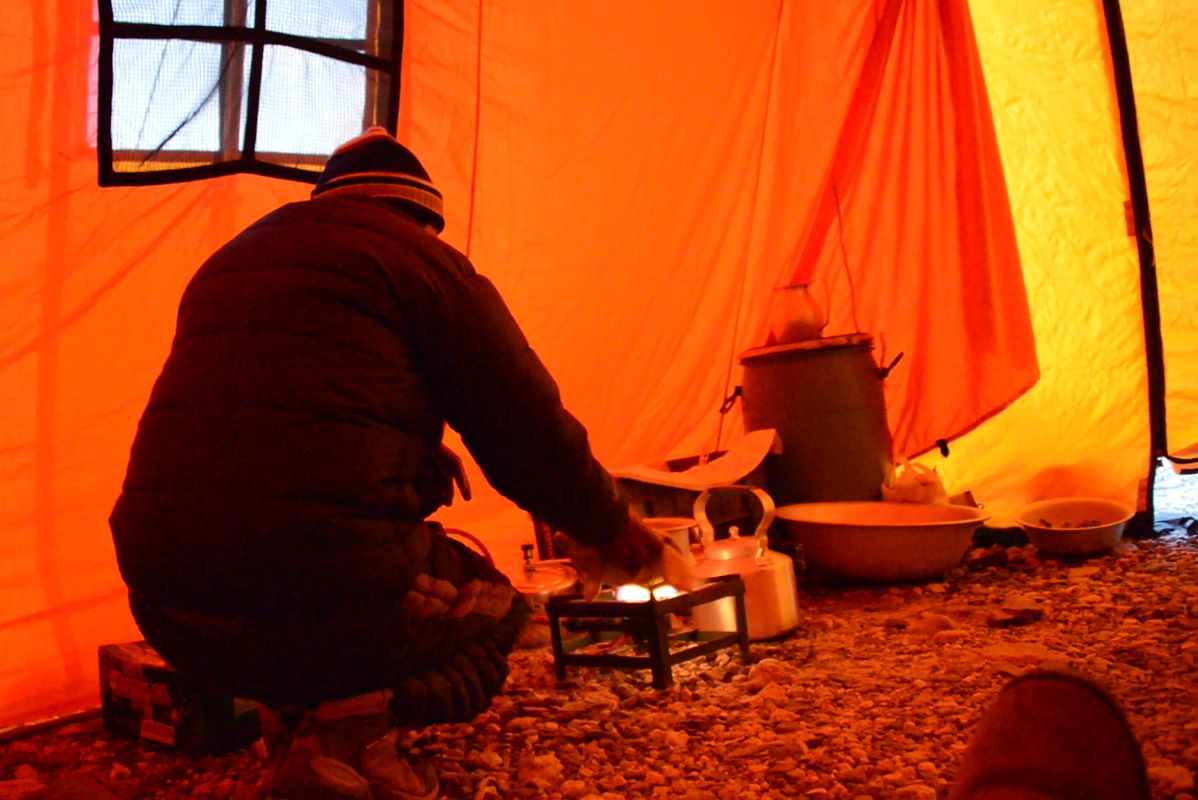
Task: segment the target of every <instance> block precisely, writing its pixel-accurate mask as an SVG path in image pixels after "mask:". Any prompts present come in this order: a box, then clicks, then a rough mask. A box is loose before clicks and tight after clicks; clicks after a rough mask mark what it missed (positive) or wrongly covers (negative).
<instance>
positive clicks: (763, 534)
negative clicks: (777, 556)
mask: <svg viewBox="0 0 1198 800" xmlns="http://www.w3.org/2000/svg"><path fill="white" fill-rule="evenodd" d="M725 490H736V491H742V492H749V493H751V494H752V495H753V496H755V497H756V498H757V502H758V503H760V504H761V520H760V521H759V522H758V523H757V529H756V530H755V531H754V532H753V539H754V540H755V542H756V544H757V551H756V556H757V558H758V559H761V558H762V557H763V556H764V555H765V551H766V549H767V548H768V547H769V538H768V536H767V534H768V533H769V530H770V525H771V524H773V521H774V509H775V506H774V499H773V498H772V497H770V496H769V494H767V493H766V492H765V490H763V489H758V488H757V487H756V486H748V485H746V484H741V483H733V484H728V485H726V486H714V487H712V488H710V489H704V490H703V492H702V494H700V495H699V496H698V498H696V499H695V510H694V517H695V520H696V521H697V522H698V523H699V541H700V542H701V543H702V545H703V547H704V548H706V547H707V545H709V544H710V543H711V542H713V541H715V526H714V525H712V524H711V519H710V518H709V517H708V516H707V501H708V500H709V499H710V498H711V493H712V492H713V491H725ZM733 536H737V537H738V538H739V534H738V533H733Z"/></svg>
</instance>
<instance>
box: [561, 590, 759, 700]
mask: <svg viewBox="0 0 1198 800" xmlns="http://www.w3.org/2000/svg"><path fill="white" fill-rule="evenodd" d="M605 595H607V596H610V592H606V593H604V594H601V595H600V597H601V598H602V597H604V596H605ZM726 597H731V598H733V601H734V603H735V606H736V630H735V631H699V630H694V629H693V628H692V629H684V630H679V631H677V632H674V633H671V632H670V627H671V625H670V616H671V615H672V614H680V613H683V612H686V611H688V610H689V609H691V608H694V607H695V606H700V605H704V604H706V603H713V602H716V601H718V600H722V599H724V598H726ZM545 610H546V611H547V613H548V615H549V632H550V635H551V636H552V641H553V664H554V670H555V672H556V674H557V679H558V680H565V678H566V667H568V666H576V667H614V668H616V669H625V670H633V669H651V670H653V686H654V688H656V689H665V688H667V687H669V686H671V685H672V684H673V683H674V678H673V675H672V674H671V667H672V666H673V665H674V664H679V663H681V662H683V661H689V660H690V659H692V658H697V657H698V656H702V655H707V654H708V653H714V652H716V651H717V650H721V649H723V648H725V647H731V646H733V645H737V646H738V647H739V648H740V655H741V658H742V659H744V661H745V662H746V663H748V662H749V661H750V660H751V659H750V655H749V633H748V631H749V626H748V621H747V618H746V617H745V582H744V581H743V580H741V577H740V576H739V575H726V576H723V577H719V578H713V579H711V580H710V581H709V582H708V583H706V584H705V585H703V586H701V587H699V588H698V589H695V590H694V591H691V592H683V593H681V594H679V595H677V596H675V597H671V598H669V599H666V600H657V599H655V598H653V597H652V596H650V599H649V600H647V601H644V602H624V601H618V600H615V599H596V600H583V599H582V598H581V597H580V596H578V595H566V596H559V597H551V598H549V602H548V603H547V604H546V609H545ZM563 620H575V621H576V622H575V627H577V628H581V629H582V630H583V631H585V633H584V635H582V636H579V637H576V638H574V639H571V640H570V641H568V642H566V641H564V640H563V636H562V624H563V622H562V621H563ZM624 635H629V636H631V637H632V639H633V640H634V644H629V645H627V646H625V647H623V648H621V649H619V650H614V651H613V652H610V653H597V652H589V653H582V652H578V651H579V650H583V649H585V648H593V647H595V646H596V645H599V646H602V645H603V644H605V643H615V640H616V639H618V638H619V637H620V636H624ZM671 644H673V645H679V644H682V645H683V646H682V647H681V648H680V649H675V650H674V651H673V652H671V650H670V645H671ZM629 650H631V651H633V652H636V653H643V655H627V654H626V652H627V651H629Z"/></svg>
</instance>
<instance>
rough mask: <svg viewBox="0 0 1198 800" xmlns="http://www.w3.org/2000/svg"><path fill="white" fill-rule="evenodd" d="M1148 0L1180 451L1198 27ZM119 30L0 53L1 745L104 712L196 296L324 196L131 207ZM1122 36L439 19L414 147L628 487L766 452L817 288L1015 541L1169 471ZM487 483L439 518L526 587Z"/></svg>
mask: <svg viewBox="0 0 1198 800" xmlns="http://www.w3.org/2000/svg"><path fill="white" fill-rule="evenodd" d="M1124 5H1125V8H1124V14H1125V29H1126V33H1127V38H1128V46H1129V53H1130V61H1131V69H1132V74H1133V78H1134V81H1135V90H1136V99H1137V106H1138V111H1139V127H1140V129H1139V134H1140V140H1141V143H1142V145H1143V150H1144V157H1145V172H1146V177H1147V184H1148V193H1149V199H1150V205H1151V212H1152V223H1153V233H1154V247H1155V252H1156V258H1157V264H1156V265H1155V267H1156V269H1157V271H1158V272H1157V274H1158V279H1159V285H1160V298H1159V300H1160V307H1161V317H1162V341H1163V344H1164V357H1165V368H1166V409H1167V426H1168V434H1169V442H1170V444H1171V445H1172V446H1173V447H1174V448H1184V447H1186V446H1189V445H1192V444H1198V372H1195V370H1194V368H1193V365H1194V364H1195V363H1198V359H1196V358H1195V355H1196V354H1198V320H1196V319H1195V317H1194V315H1193V313H1192V298H1193V297H1195V296H1198V285H1195V284H1196V283H1198V277H1196V275H1198V273H1196V272H1195V270H1194V269H1193V264H1194V263H1195V259H1196V258H1198V226H1195V225H1194V224H1193V222H1192V219H1191V217H1192V216H1193V209H1194V208H1198V175H1195V174H1194V173H1195V170H1196V169H1198V166H1196V165H1198V158H1196V157H1195V148H1196V147H1198V136H1195V135H1194V134H1195V132H1198V98H1196V97H1194V96H1193V94H1192V93H1188V92H1187V88H1186V87H1187V86H1190V85H1193V83H1194V81H1195V76H1194V69H1195V65H1196V64H1198V10H1195V9H1191V8H1188V7H1185V6H1186V4H1176V3H1169V2H1167V0H1146V1H1145V2H1141V3H1135V4H1124ZM97 34H98V28H97V21H96V19H95V18H94V10H93V3H92V2H91V0H60V1H59V2H56V3H52V4H51V3H42V2H36V0H26V1H25V2H18V3H15V4H13V7H12V9H10V14H9V17H8V24H7V25H6V26H5V30H4V32H3V33H0V37H2V38H0V43H2V44H3V49H2V53H0V93H2V97H3V100H4V102H2V103H0V123H2V124H3V129H4V130H5V131H6V132H7V133H8V134H9V136H8V138H7V142H8V153H9V158H8V159H6V160H5V162H4V167H3V170H4V179H3V183H4V192H3V194H2V195H0V251H2V252H4V253H6V254H7V255H8V257H7V258H6V259H5V261H4V265H3V268H0V398H3V402H0V476H3V479H2V480H0V534H3V535H0V576H2V578H0V726H3V725H8V724H14V723H20V722H25V721H32V720H37V719H41V718H45V717H48V716H53V715H56V714H62V713H66V712H69V711H73V710H76V709H80V708H84V707H88V706H94V705H95V704H96V703H97V701H98V687H99V682H98V676H97V674H96V671H97V657H96V656H97V647H98V646H99V645H101V644H105V643H113V642H121V641H130V640H134V639H137V638H140V636H139V633H138V631H137V630H136V627H135V626H134V625H133V623H132V620H131V618H130V616H129V613H128V609H127V605H126V599H125V594H124V587H123V584H122V583H121V580H120V576H119V574H118V572H117V569H116V563H115V557H114V554H113V551H112V544H111V539H110V535H109V532H108V529H107V517H108V514H109V512H110V510H111V508H112V503H113V502H114V500H115V498H116V496H117V494H118V491H119V488H120V484H121V480H122V478H123V475H124V469H125V464H126V460H127V458H128V453H129V444H130V442H131V441H132V437H133V432H134V430H135V427H136V424H137V420H138V418H139V416H140V414H141V411H142V408H143V407H144V404H145V401H146V398H147V396H148V393H149V389H150V386H151V385H152V383H153V380H154V378H155V377H156V375H157V373H158V370H159V368H160V367H161V364H162V360H163V358H164V356H165V354H166V352H167V349H168V346H169V343H170V339H171V336H172V335H173V332H174V319H175V312H176V308H177V304H178V300H179V296H180V294H181V292H182V289H183V286H184V285H185V284H186V282H187V281H188V279H189V278H190V277H191V274H192V273H193V271H194V270H195V269H196V268H197V267H198V265H199V263H200V261H201V260H202V259H203V258H204V257H205V256H207V254H208V253H209V252H211V251H212V250H213V249H215V248H216V247H218V246H219V245H220V244H222V243H223V242H224V241H226V240H227V239H229V238H230V237H232V236H233V235H235V234H236V233H237V232H238V231H239V230H241V229H242V228H244V227H245V226H246V225H248V224H250V223H251V222H253V221H254V220H255V219H257V218H258V217H260V216H261V215H263V214H265V213H267V212H268V211H270V210H273V209H274V208H275V207H277V206H278V205H280V204H282V203H285V202H289V201H292V200H297V199H301V198H303V197H306V196H307V194H308V189H309V187H307V186H305V185H303V184H301V183H296V182H292V181H284V180H278V179H272V178H267V177H263V176H259V175H233V176H225V177H220V178H215V179H211V180H205V181H199V182H194V183H182V184H174V185H170V186H142V187H108V188H100V187H99V186H98V185H97V160H96V159H97V153H96V136H95V124H94V123H95V114H96V109H97V98H96V86H97V81H96V78H97V66H98V60H97V59H98V46H97V42H98V39H97ZM1104 34H1105V32H1104V29H1103V25H1102V18H1101V12H1100V10H1098V9H1097V8H1096V4H1095V3H1093V2H1091V0H1052V2H1048V3H1045V2H1042V0H1001V1H1000V0H972V2H969V3H968V5H967V4H966V2H965V0H936V1H935V2H933V1H932V0H927V1H926V2H925V1H924V0H846V2H841V3H831V4H829V3H801V2H790V0H776V2H771V3H743V2H736V1H735V0H715V2H711V3H703V4H701V5H696V4H694V3H691V2H686V0H652V2H627V1H625V0H621V1H620V2H598V1H597V0H595V1H592V0H583V1H582V2H571V3H547V4H528V3H525V2H519V0H487V2H479V1H478V0H408V2H406V3H405V4H404V41H403V71H402V74H401V83H402V86H401V88H400V97H401V98H402V102H401V104H400V109H399V118H398V123H397V131H398V135H399V136H400V138H401V139H403V140H404V141H405V142H406V143H408V144H409V145H410V146H411V148H412V150H413V151H414V152H416V153H417V154H418V155H419V157H420V159H421V161H422V163H423V164H424V165H425V166H426V167H427V168H428V170H429V173H430V174H431V176H432V179H433V181H434V183H435V184H436V185H437V187H438V188H439V189H440V190H441V191H442V193H443V195H444V198H445V205H446V218H447V223H448V224H447V228H446V230H445V232H444V234H443V237H444V238H445V239H446V240H447V241H448V242H449V243H450V244H453V245H454V246H455V247H458V248H459V249H461V250H463V251H464V252H467V254H468V255H469V257H470V258H471V260H472V262H473V263H474V264H475V265H476V266H477V268H478V269H479V271H480V272H482V273H484V274H486V275H488V277H490V278H491V279H492V280H493V281H494V282H495V284H496V285H497V286H498V287H499V289H500V291H501V292H502V293H503V295H504V297H505V299H506V300H507V302H508V305H509V306H510V307H511V309H512V311H513V313H514V314H515V316H516V317H517V319H518V320H519V321H520V323H521V325H522V327H523V328H524V330H525V333H526V334H527V336H528V338H529V341H530V342H531V343H532V345H533V347H534V348H535V349H536V350H537V352H538V354H539V355H540V356H541V358H542V360H543V361H544V362H545V363H546V364H547V366H548V367H549V368H550V371H551V372H552V373H553V374H554V376H555V377H556V379H557V381H558V383H559V384H560V386H561V390H562V395H563V398H564V400H565V402H566V404H567V406H568V407H569V408H570V410H571V411H572V412H573V413H574V414H575V415H576V416H577V417H578V418H579V419H581V420H582V421H583V422H584V424H586V426H587V428H588V431H589V434H590V439H591V443H592V445H593V447H594V449H595V451H596V453H597V455H598V456H599V458H600V459H601V460H602V461H603V462H604V463H605V464H607V465H608V466H609V467H611V468H612V469H619V468H620V467H622V466H625V465H632V464H658V463H660V462H661V461H663V460H664V459H666V458H670V457H674V456H689V455H695V454H700V453H704V452H707V451H710V450H712V449H713V448H715V447H717V446H727V445H729V444H730V443H734V442H735V441H737V437H739V436H741V435H742V433H743V431H742V427H743V426H742V423H741V421H740V419H739V410H738V409H736V408H734V409H733V410H732V411H731V412H730V413H728V414H727V415H721V414H720V411H719V409H720V406H721V403H722V401H723V400H724V398H725V397H727V396H728V395H729V394H730V393H731V391H732V389H733V388H734V387H735V385H736V384H737V383H738V382H739V380H740V374H739V369H740V368H739V365H738V356H739V354H741V353H743V352H744V351H746V350H748V349H750V348H753V347H757V346H760V345H762V344H764V343H765V336H766V328H767V320H768V315H769V298H770V295H771V293H772V291H773V289H774V288H775V287H777V286H779V285H783V284H786V283H789V282H796V281H797V282H807V281H814V282H815V283H817V284H822V286H821V287H820V289H819V291H817V292H816V296H817V297H820V298H821V299H823V298H826V300H825V301H824V302H826V307H827V310H828V312H829V316H830V321H829V324H828V326H827V328H826V329H825V332H826V334H827V335H836V334H841V333H846V332H849V331H862V332H865V333H868V334H870V335H871V336H873V338H874V341H875V345H876V349H875V355H876V356H877V359H878V361H879V364H887V363H890V362H892V361H893V360H894V358H895V357H896V356H897V355H898V354H899V353H902V354H903V358H902V360H901V361H899V362H898V364H897V365H896V366H895V368H894V370H893V371H892V372H891V373H890V375H889V376H888V377H887V378H886V380H885V384H884V385H885V393H886V400H887V407H888V414H889V418H890V424H891V428H892V433H893V436H894V440H895V444H896V448H895V449H896V455H906V456H912V455H915V454H921V453H922V454H923V455H921V456H920V460H921V462H924V463H926V464H928V465H930V466H933V467H935V468H936V469H937V471H938V472H939V474H940V476H941V478H942V479H943V480H944V482H945V484H946V487H947V488H948V489H949V491H950V492H959V491H964V490H969V491H971V492H972V493H973V495H974V496H975V497H976V498H977V499H978V500H979V501H980V502H982V503H984V504H985V505H986V508H987V510H988V511H990V512H991V514H992V520H993V521H994V522H995V523H997V524H1003V523H1004V522H1009V521H1010V520H1011V518H1012V517H1013V514H1014V512H1015V511H1017V510H1018V508H1019V507H1020V506H1021V505H1022V504H1024V503H1026V502H1028V501H1031V500H1036V499H1040V498H1041V497H1046V496H1052V495H1054V494H1056V495H1060V494H1073V493H1080V494H1098V495H1102V496H1109V497H1113V498H1116V499H1122V500H1124V501H1125V502H1128V503H1130V504H1136V503H1137V501H1138V497H1139V492H1140V491H1141V489H1142V486H1143V481H1144V479H1145V477H1146V476H1147V474H1148V468H1149V464H1150V458H1151V455H1152V454H1151V443H1150V440H1149V434H1148V412H1147V402H1146V398H1145V388H1144V387H1145V381H1146V371H1145V368H1144V364H1145V353H1144V331H1143V328H1142V315H1141V313H1140V308H1141V306H1140V297H1139V279H1138V269H1139V266H1138V264H1137V260H1136V248H1135V242H1134V239H1132V238H1130V237H1129V236H1128V232H1127V226H1126V222H1125V219H1124V203H1125V201H1126V199H1127V193H1128V189H1127V180H1126V175H1125V174H1124V171H1123V160H1122V150H1121V147H1122V146H1121V143H1120V140H1119V130H1118V110H1117V107H1116V104H1115V99H1114V92H1113V89H1112V85H1111V80H1110V72H1109V63H1108V53H1107V50H1106V44H1105V39H1104ZM805 389H806V390H811V391H817V390H818V387H805ZM451 439H452V437H451ZM940 439H949V440H951V441H950V442H949V455H948V456H947V457H945V456H943V455H940V454H939V453H938V452H936V451H935V450H934V449H930V448H933V447H934V444H935V442H936V441H937V440H940ZM451 444H452V446H455V447H457V448H458V449H459V450H460V443H458V442H456V440H454V441H451ZM468 470H469V471H470V472H472V473H473V474H472V475H471V476H470V477H471V478H472V479H473V480H472V484H473V485H474V487H475V490H476V492H475V494H476V497H475V500H474V501H472V502H470V503H468V504H461V503H457V504H455V505H454V506H452V507H451V508H449V509H446V510H445V511H444V512H442V513H441V514H439V515H438V518H439V519H440V520H441V521H442V522H443V523H444V524H446V525H447V526H449V527H454V528H461V529H465V530H468V531H470V532H472V533H473V534H475V535H476V536H477V537H478V538H479V539H480V540H481V541H483V542H484V543H485V545H486V547H487V548H488V549H489V550H490V552H491V553H492V555H493V556H494V558H495V560H496V561H497V563H498V564H499V565H500V566H501V567H504V568H507V569H518V568H519V563H520V549H519V545H520V544H521V543H522V542H524V541H530V540H531V539H532V536H533V529H532V525H531V522H530V520H529V519H528V517H527V515H526V514H524V512H522V511H521V510H520V509H518V508H516V507H515V506H513V505H512V504H511V503H509V502H507V501H506V500H504V499H503V498H501V497H499V496H498V495H497V494H496V493H495V492H494V491H493V490H491V489H489V488H488V487H486V486H485V485H484V482H483V480H482V478H481V475H480V474H479V473H478V471H477V468H476V467H475V466H474V465H473V464H468Z"/></svg>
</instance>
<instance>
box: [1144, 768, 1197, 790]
mask: <svg viewBox="0 0 1198 800" xmlns="http://www.w3.org/2000/svg"><path fill="white" fill-rule="evenodd" d="M1148 777H1149V778H1150V779H1151V780H1154V781H1159V782H1161V783H1164V784H1166V785H1167V786H1168V787H1169V788H1170V789H1172V790H1173V791H1175V792H1180V791H1189V790H1190V789H1193V788H1194V773H1192V772H1190V771H1189V770H1188V769H1186V768H1185V767H1183V766H1180V765H1178V764H1163V765H1159V766H1151V767H1149V768H1148Z"/></svg>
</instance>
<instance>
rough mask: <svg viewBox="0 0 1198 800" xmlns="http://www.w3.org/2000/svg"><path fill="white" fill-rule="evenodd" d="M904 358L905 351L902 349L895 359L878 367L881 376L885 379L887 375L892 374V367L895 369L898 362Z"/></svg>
mask: <svg viewBox="0 0 1198 800" xmlns="http://www.w3.org/2000/svg"><path fill="white" fill-rule="evenodd" d="M902 360H903V353H902V352H901V351H900V352H899V354H898V355H897V356H895V357H894V359H893V360H892V361H891V362H890V363H889V364H887V365H886V366H884V367H879V368H878V375H879V377H881V378H882V380H885V379H886V376H887V375H889V374H890V371H891V370H892V369H894V368H895V367H896V366H898V363H899V362H900V361H902Z"/></svg>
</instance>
